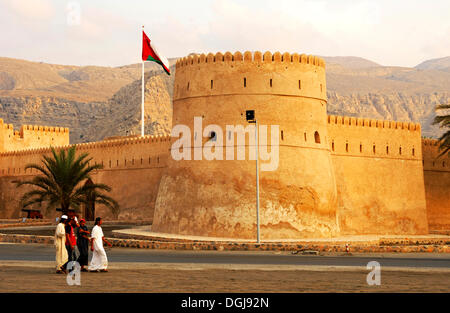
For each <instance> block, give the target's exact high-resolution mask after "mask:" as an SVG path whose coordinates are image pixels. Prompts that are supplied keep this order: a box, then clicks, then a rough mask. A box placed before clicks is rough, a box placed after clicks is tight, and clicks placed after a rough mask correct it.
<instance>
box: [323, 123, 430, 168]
mask: <svg viewBox="0 0 450 313" xmlns="http://www.w3.org/2000/svg"><path fill="white" fill-rule="evenodd" d="M327 121H328V133H329V136H330V140H329V145H330V150H331V152H332V153H333V154H334V155H340V156H353V157H355V156H357V157H370V158H387V159H403V160H416V161H420V160H421V158H422V151H421V150H422V149H421V148H422V147H421V127H420V124H419V123H412V122H396V121H389V120H376V119H369V118H356V117H349V116H336V115H328V117H327Z"/></svg>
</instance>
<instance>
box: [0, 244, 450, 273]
mask: <svg viewBox="0 0 450 313" xmlns="http://www.w3.org/2000/svg"><path fill="white" fill-rule="evenodd" d="M54 253H55V252H54V248H53V246H51V245H38V244H32V245H18V244H0V261H12V260H17V261H19V260H20V261H54V259H55V254H54ZM107 254H108V259H109V261H110V262H111V263H113V262H151V263H162V264H164V263H180V264H183V263H198V264H255V265H261V264H263V265H320V266H366V265H367V263H368V262H370V261H377V262H379V263H380V264H381V265H382V266H389V267H413V268H441V269H442V268H447V269H450V254H373V255H367V254H365V255H356V256H342V255H338V254H332V255H331V254H330V255H321V256H311V255H292V254H291V253H289V252H282V253H280V252H278V253H277V252H242V251H239V252H234V251H173V250H148V249H131V248H112V249H111V250H108V251H107Z"/></svg>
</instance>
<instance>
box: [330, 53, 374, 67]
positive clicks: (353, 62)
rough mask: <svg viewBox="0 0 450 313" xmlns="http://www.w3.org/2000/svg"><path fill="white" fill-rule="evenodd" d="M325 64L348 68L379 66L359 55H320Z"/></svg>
mask: <svg viewBox="0 0 450 313" xmlns="http://www.w3.org/2000/svg"><path fill="white" fill-rule="evenodd" d="M321 58H323V59H324V60H325V62H326V63H327V64H338V65H341V66H343V67H345V68H350V69H361V68H369V67H379V66H381V65H380V64H378V63H375V62H372V61H370V60H367V59H363V58H360V57H351V56H350V57H325V56H322V57H321Z"/></svg>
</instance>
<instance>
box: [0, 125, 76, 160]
mask: <svg viewBox="0 0 450 313" xmlns="http://www.w3.org/2000/svg"><path fill="white" fill-rule="evenodd" d="M67 144H69V129H68V128H66V127H53V126H38V125H23V126H22V127H21V128H20V131H17V130H14V127H13V125H12V124H5V123H4V122H3V120H1V121H0V152H5V151H19V150H24V149H30V148H43V147H49V146H56V145H67Z"/></svg>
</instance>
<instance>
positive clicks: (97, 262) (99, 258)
mask: <svg viewBox="0 0 450 313" xmlns="http://www.w3.org/2000/svg"><path fill="white" fill-rule="evenodd" d="M102 222H103V221H102V219H101V217H97V218H96V219H95V226H94V228H92V232H91V251H92V252H93V254H92V260H91V263H90V264H89V267H88V269H89V271H91V272H96V271H101V272H107V271H108V270H107V267H108V258H107V257H106V252H105V249H104V248H103V242H105V243H106V244H108V245H109V246H110V247H112V245H111V244H110V243H109V242H108V241H107V240H106V239H105V237H104V235H103V230H102V228H101V225H102Z"/></svg>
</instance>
